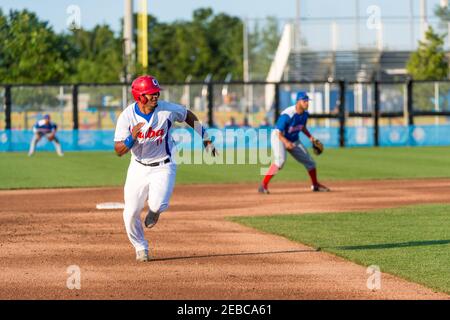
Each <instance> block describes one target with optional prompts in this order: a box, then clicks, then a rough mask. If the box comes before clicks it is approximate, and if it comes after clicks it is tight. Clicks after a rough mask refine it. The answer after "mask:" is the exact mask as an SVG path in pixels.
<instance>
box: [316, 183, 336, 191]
mask: <svg viewBox="0 0 450 320" xmlns="http://www.w3.org/2000/svg"><path fill="white" fill-rule="evenodd" d="M311 191H312V192H330V191H331V190H330V189H329V188H327V187H325V186H324V185H323V184H320V183H319V184H316V185H313V186H311Z"/></svg>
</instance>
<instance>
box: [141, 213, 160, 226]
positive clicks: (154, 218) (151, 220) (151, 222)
mask: <svg viewBox="0 0 450 320" xmlns="http://www.w3.org/2000/svg"><path fill="white" fill-rule="evenodd" d="M158 219H159V213H156V212H153V211H152V210H148V213H147V216H146V217H145V220H144V224H145V227H146V228H149V229H150V228H153V227H154V226H155V224H156V223H157V222H158Z"/></svg>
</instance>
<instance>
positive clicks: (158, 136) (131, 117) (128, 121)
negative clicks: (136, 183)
mask: <svg viewBox="0 0 450 320" xmlns="http://www.w3.org/2000/svg"><path fill="white" fill-rule="evenodd" d="M186 116H187V109H186V108H185V107H183V106H181V105H178V104H175V103H171V102H167V101H162V100H159V101H158V106H157V107H156V108H155V110H154V111H153V112H152V113H150V114H148V115H146V114H143V113H142V112H141V111H140V110H139V107H138V105H137V103H133V104H130V105H129V106H128V107H127V108H125V110H123V111H122V113H121V114H120V116H119V119H118V120H117V126H116V132H115V135H114V141H124V140H125V139H126V138H127V137H128V136H129V135H130V134H131V131H132V129H133V127H134V126H136V125H137V124H138V123H140V122H143V123H145V125H144V126H143V127H142V128H141V131H140V132H139V135H138V138H137V140H136V142H135V143H134V145H133V147H132V148H131V154H132V158H134V159H136V160H138V161H141V162H143V163H154V162H159V161H163V160H165V159H167V158H169V157H171V151H172V147H173V145H174V142H173V139H172V136H171V135H170V132H169V131H170V128H171V127H172V125H173V123H174V122H175V121H178V122H184V121H185V120H186Z"/></svg>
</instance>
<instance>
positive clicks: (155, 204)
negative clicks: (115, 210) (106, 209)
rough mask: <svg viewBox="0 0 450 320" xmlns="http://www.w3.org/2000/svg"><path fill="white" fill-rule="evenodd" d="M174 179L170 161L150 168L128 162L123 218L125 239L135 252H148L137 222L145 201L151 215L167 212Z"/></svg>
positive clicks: (174, 174) (174, 170)
mask: <svg viewBox="0 0 450 320" xmlns="http://www.w3.org/2000/svg"><path fill="white" fill-rule="evenodd" d="M175 177H176V164H175V163H173V162H170V163H167V164H162V165H159V166H158V167H150V166H144V165H142V164H140V163H138V162H136V161H135V160H134V159H132V160H131V162H130V166H129V167H128V173H127V179H126V182H125V187H124V195H125V208H124V211H123V219H124V222H125V229H126V231H127V235H128V238H129V239H130V241H131V244H132V245H133V247H134V248H135V249H136V251H141V250H148V241H147V240H145V237H144V229H143V227H142V222H141V212H142V209H143V208H144V205H145V201H146V200H147V201H148V206H149V209H150V210H151V211H153V212H159V213H161V212H164V211H165V210H167V209H168V207H169V201H170V197H171V195H172V192H173V188H174V186H175Z"/></svg>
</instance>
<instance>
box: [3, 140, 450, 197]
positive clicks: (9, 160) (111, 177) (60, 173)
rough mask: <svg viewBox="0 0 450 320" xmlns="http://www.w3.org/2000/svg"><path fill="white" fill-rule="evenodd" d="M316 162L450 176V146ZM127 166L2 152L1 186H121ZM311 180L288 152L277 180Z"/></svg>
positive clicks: (250, 168)
mask: <svg viewBox="0 0 450 320" xmlns="http://www.w3.org/2000/svg"><path fill="white" fill-rule="evenodd" d="M221 155H222V154H221ZM316 160H317V164H318V169H319V176H320V178H321V179H322V180H346V179H352V180H353V179H400V178H431V177H450V147H423V148H348V149H327V150H326V151H325V153H324V154H323V155H321V156H320V157H316ZM224 162H225V161H224ZM128 164H129V156H125V157H123V158H119V157H117V156H115V155H114V152H113V151H111V152H67V153H66V154H65V156H64V157H63V158H59V157H58V156H57V155H56V154H55V153H53V152H37V153H36V154H35V155H34V156H33V157H31V158H28V157H27V155H26V153H0V189H10V188H47V187H93V186H121V185H123V183H124V181H125V176H126V170H127V167H128ZM266 166H267V165H265V166H264V167H266ZM261 167H262V166H261V165H257V164H247V165H205V164H203V165H181V166H179V169H178V175H177V183H182V184H186V183H239V182H257V181H259V180H260V179H261V175H260V168H261ZM307 179H308V176H307V174H306V171H305V169H304V168H303V166H301V165H300V164H298V163H296V162H295V161H294V160H293V159H292V158H291V157H290V156H288V161H287V163H286V165H285V168H284V169H283V170H282V171H281V172H280V174H279V175H278V176H277V177H276V178H275V180H274V181H301V180H307Z"/></svg>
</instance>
